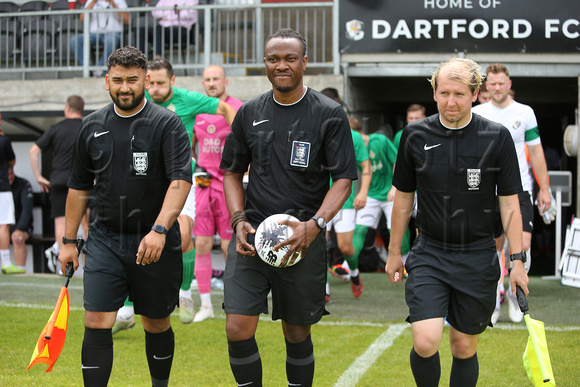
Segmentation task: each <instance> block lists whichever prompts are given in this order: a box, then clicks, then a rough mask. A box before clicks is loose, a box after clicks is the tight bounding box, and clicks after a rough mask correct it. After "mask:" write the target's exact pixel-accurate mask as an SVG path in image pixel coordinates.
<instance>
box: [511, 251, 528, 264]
mask: <svg viewBox="0 0 580 387" xmlns="http://www.w3.org/2000/svg"><path fill="white" fill-rule="evenodd" d="M527 260H528V259H527V257H526V251H525V250H522V251H521V252H520V253H517V254H510V262H513V261H522V262H523V263H526V261H527Z"/></svg>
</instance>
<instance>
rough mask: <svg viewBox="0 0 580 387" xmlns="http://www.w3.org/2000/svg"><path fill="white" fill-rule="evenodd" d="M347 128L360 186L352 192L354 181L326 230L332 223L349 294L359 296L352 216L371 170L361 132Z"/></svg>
mask: <svg viewBox="0 0 580 387" xmlns="http://www.w3.org/2000/svg"><path fill="white" fill-rule="evenodd" d="M350 131H351V135H352V142H353V144H354V154H355V157H356V163H357V167H358V169H359V171H360V172H361V175H362V177H361V186H360V190H359V192H358V193H357V194H356V195H355V192H356V191H355V187H354V181H353V183H352V192H351V194H350V196H349V197H348V199H347V200H346V202H345V203H344V205H343V206H342V209H341V210H340V211H338V213H337V214H336V216H335V217H334V218H332V220H331V221H330V222H328V224H327V226H326V229H327V231H330V230H331V229H332V227H334V231H335V232H336V240H337V244H338V248H339V249H340V252H341V253H342V255H343V257H344V259H345V260H346V262H347V263H348V267H349V269H350V282H351V284H350V285H351V291H352V295H353V296H354V297H356V298H358V297H360V296H361V295H362V293H363V289H364V288H363V283H362V280H361V278H360V272H359V270H358V255H359V254H358V253H360V249H359V250H358V251H357V250H356V249H355V247H354V246H353V238H355V234H356V227H355V219H356V216H357V215H356V212H357V211H358V210H360V209H361V208H363V207H364V206H365V205H366V203H367V194H368V191H369V186H370V184H371V178H372V170H371V163H370V161H369V153H368V151H367V148H366V146H365V143H364V141H363V138H362V136H361V135H360V133H357V132H355V131H353V130H352V129H351V130H350ZM363 242H364V236H363ZM361 247H362V246H361ZM326 302H327V303H328V302H330V285H329V284H328V279H327V281H326Z"/></svg>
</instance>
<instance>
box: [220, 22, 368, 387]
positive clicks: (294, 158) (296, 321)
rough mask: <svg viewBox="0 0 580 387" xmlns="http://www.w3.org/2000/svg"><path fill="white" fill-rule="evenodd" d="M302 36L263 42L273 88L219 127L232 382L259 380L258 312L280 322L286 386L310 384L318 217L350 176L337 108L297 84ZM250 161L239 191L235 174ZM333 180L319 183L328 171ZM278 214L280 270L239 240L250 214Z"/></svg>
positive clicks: (254, 219)
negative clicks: (285, 233) (288, 218)
mask: <svg viewBox="0 0 580 387" xmlns="http://www.w3.org/2000/svg"><path fill="white" fill-rule="evenodd" d="M306 62H307V57H306V41H305V39H304V37H302V35H300V34H299V33H297V32H295V31H293V30H291V29H282V30H280V31H278V32H276V33H275V34H273V35H271V36H270V37H269V38H268V39H267V40H266V46H265V57H264V63H265V66H266V72H267V75H268V79H269V80H270V82H271V84H272V86H273V90H272V91H269V92H267V93H265V94H262V95H261V96H259V97H257V98H255V99H253V100H251V101H248V102H246V103H245V104H244V105H242V107H241V108H240V110H239V111H238V113H237V115H236V118H235V119H234V122H233V124H232V132H231V133H230V134H229V135H228V137H227V139H226V142H225V147H224V152H223V158H222V162H221V168H223V169H225V171H226V173H225V176H224V193H225V197H226V203H227V205H228V209H229V211H230V213H231V215H232V228H233V230H234V232H235V234H236V235H235V236H234V237H233V238H232V240H231V242H230V245H229V248H228V260H227V262H226V270H225V275H224V286H225V288H224V309H225V312H226V333H227V338H228V349H229V357H230V366H231V369H232V372H233V374H234V377H235V379H236V382H237V383H238V386H242V385H244V386H245V385H250V384H251V385H252V386H261V385H262V363H261V360H260V354H259V351H258V346H257V344H256V340H255V338H254V334H255V332H256V328H257V325H258V317H259V315H260V314H261V313H268V293H269V292H270V290H271V291H272V303H273V310H272V319H274V320H278V319H281V320H282V329H283V332H284V337H285V339H286V374H287V377H288V385H289V386H311V385H312V380H313V377H314V351H313V347H312V340H311V337H310V326H311V325H312V324H315V323H317V322H318V321H319V320H320V319H321V318H322V316H323V314H325V312H326V311H325V309H324V296H325V284H326V262H327V258H326V240H325V231H326V221H329V220H330V219H332V218H333V217H334V215H335V214H336V213H337V212H338V210H339V209H340V208H341V207H342V205H343V203H344V202H345V200H346V199H347V198H348V196H349V194H350V191H351V184H352V180H354V179H356V178H357V171H356V162H355V156H354V146H353V144H352V137H351V134H350V129H349V124H348V120H347V117H346V114H345V113H344V110H343V109H342V108H341V107H340V105H339V104H337V103H336V102H334V101H332V100H331V99H330V98H327V97H325V96H324V95H322V94H320V93H318V92H315V91H314V90H311V89H309V88H308V87H306V86H304V84H303V78H302V76H303V72H304V70H305V69H306ZM250 164H251V168H250V176H249V184H248V187H247V192H246V193H244V189H243V185H242V178H243V175H244V172H246V171H247V170H248V166H249V165H250ZM331 177H332V180H333V185H332V188H330V189H329V179H330V178H331ZM277 213H287V214H291V215H293V216H295V217H297V218H298V219H299V220H300V222H286V224H288V225H289V226H290V227H291V228H292V229H293V232H294V234H293V236H292V237H291V238H289V239H288V240H287V241H286V242H285V243H281V244H279V245H278V246H274V248H280V247H281V246H283V245H290V251H289V252H288V253H287V254H286V256H285V259H294V254H295V253H298V252H301V253H302V256H303V258H302V260H301V261H300V262H298V263H297V264H296V265H294V266H291V267H287V268H275V267H272V266H270V265H268V264H267V263H265V262H263V261H262V260H261V259H260V258H259V257H258V256H256V252H255V250H254V247H253V246H251V244H249V243H247V242H246V238H247V237H248V236H250V239H253V238H251V237H252V233H254V232H255V229H256V228H257V227H258V225H259V224H260V222H262V221H263V220H264V219H265V218H267V217H268V216H270V215H272V214H277Z"/></svg>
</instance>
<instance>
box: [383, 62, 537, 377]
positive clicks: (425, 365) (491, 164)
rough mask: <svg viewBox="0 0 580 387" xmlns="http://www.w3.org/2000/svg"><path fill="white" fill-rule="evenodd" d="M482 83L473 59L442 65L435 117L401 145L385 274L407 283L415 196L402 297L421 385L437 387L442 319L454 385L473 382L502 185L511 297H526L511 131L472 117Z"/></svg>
mask: <svg viewBox="0 0 580 387" xmlns="http://www.w3.org/2000/svg"><path fill="white" fill-rule="evenodd" d="M481 80H482V79H481V75H480V67H479V66H478V65H477V63H475V62H474V61H472V60H469V59H463V58H455V59H452V60H450V61H448V62H445V63H443V64H442V65H440V66H439V67H438V68H437V70H436V71H435V73H434V74H433V77H432V78H431V84H432V86H433V98H434V99H435V101H436V102H437V108H438V110H439V114H435V115H432V116H430V117H428V118H426V119H424V120H422V121H418V122H414V123H411V124H409V125H408V126H407V127H406V128H405V129H404V131H403V135H402V138H401V143H400V146H399V149H400V151H399V154H398V157H397V168H396V169H395V176H394V179H393V185H394V186H395V187H396V188H397V193H396V196H395V203H394V207H393V215H392V226H393V227H392V230H391V241H390V244H389V258H388V260H387V267H386V272H387V274H388V275H389V279H390V280H391V282H400V281H402V280H403V261H402V259H401V251H400V246H401V240H402V238H403V234H404V232H405V229H406V227H407V224H408V222H409V218H410V216H411V211H412V207H413V198H414V192H415V190H416V191H417V198H418V205H417V208H418V213H417V227H418V229H419V236H418V238H417V240H416V241H415V243H414V245H413V248H412V250H411V254H410V255H409V257H408V259H407V261H406V262H405V267H406V269H407V272H408V274H409V277H408V280H407V282H406V285H405V299H406V301H407V305H408V306H409V318H408V321H409V322H410V323H411V327H412V331H413V349H412V350H411V357H410V361H411V369H412V371H413V376H414V377H415V382H416V383H417V385H418V386H438V385H439V378H440V375H441V365H440V361H439V352H438V350H439V345H440V343H441V337H442V333H443V324H444V318H447V321H448V322H449V325H450V329H449V342H450V346H451V353H452V354H453V365H452V368H451V377H450V381H449V385H450V386H462V387H465V386H475V385H476V384H477V378H478V374H479V362H478V360H477V340H478V335H479V334H480V333H482V332H483V331H484V330H485V328H486V327H487V326H488V325H491V324H490V320H491V314H492V312H493V310H494V307H495V298H496V287H497V280H498V278H499V276H500V272H499V270H500V269H499V265H498V264H497V261H496V259H497V254H496V252H495V244H494V239H493V234H494V210H495V196H496V188H497V195H498V196H499V203H500V208H501V217H502V222H503V225H504V228H505V230H507V237H508V240H509V243H510V246H511V247H512V251H513V252H518V253H517V254H513V255H512V256H511V259H512V261H513V270H512V275H511V277H510V281H511V282H512V285H513V289H514V292H515V289H516V286H515V285H519V286H521V287H522V289H523V290H524V292H525V293H526V294H527V293H528V288H527V285H528V277H527V275H526V271H525V269H524V264H523V262H522V260H525V252H521V253H520V251H522V220H521V214H520V209H519V202H518V193H519V192H520V191H521V190H522V186H521V179H520V174H519V167H518V161H517V158H516V152H515V147H514V144H513V140H512V138H511V135H510V133H509V131H508V130H507V129H506V128H505V127H503V126H502V125H500V124H497V123H494V122H491V121H489V120H486V119H484V118H482V117H480V116H478V115H475V114H471V105H472V103H473V102H475V100H476V99H477V94H478V91H479V85H480V84H481Z"/></svg>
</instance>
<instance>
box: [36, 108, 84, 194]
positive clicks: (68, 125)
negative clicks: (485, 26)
mask: <svg viewBox="0 0 580 387" xmlns="http://www.w3.org/2000/svg"><path fill="white" fill-rule="evenodd" d="M81 123H82V119H80V118H72V119H65V120H63V121H61V122H59V123H57V124H55V125H52V126H51V127H50V128H48V129H47V130H46V132H44V134H43V135H42V136H40V138H39V139H38V140H37V141H36V145H38V147H39V148H40V149H42V151H43V152H45V151H52V167H51V170H50V184H51V185H53V186H54V185H66V183H67V181H68V174H69V171H70V163H71V160H72V152H73V147H74V143H75V139H76V137H77V134H78V132H79V129H80V127H81Z"/></svg>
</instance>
